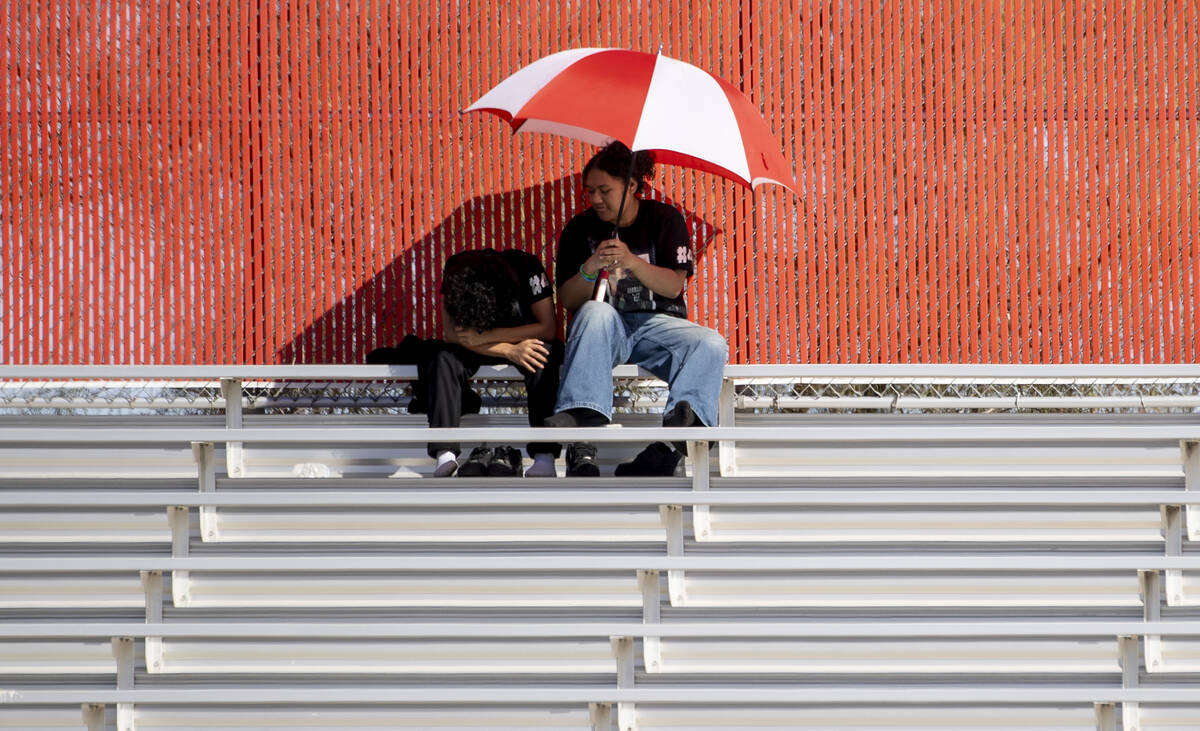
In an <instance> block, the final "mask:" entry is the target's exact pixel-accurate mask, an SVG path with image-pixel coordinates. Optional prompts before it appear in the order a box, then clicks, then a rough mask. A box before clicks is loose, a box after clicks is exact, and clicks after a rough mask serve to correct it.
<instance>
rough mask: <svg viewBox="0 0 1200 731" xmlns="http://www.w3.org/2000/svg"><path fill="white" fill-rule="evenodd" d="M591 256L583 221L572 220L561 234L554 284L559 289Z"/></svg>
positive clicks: (555, 260)
mask: <svg viewBox="0 0 1200 731" xmlns="http://www.w3.org/2000/svg"><path fill="white" fill-rule="evenodd" d="M591 255H592V252H591V251H589V250H588V245H587V237H586V236H585V234H584V231H583V226H582V222H581V220H580V219H579V217H575V218H572V219H571V220H570V221H568V222H567V225H566V226H565V227H563V230H562V233H561V234H559V237H558V253H557V254H556V255H555V257H554V282H555V284H556V285H557V286H558V288H559V289H562V286H563V282H566V281H567V280H568V279H570V278H571V277H573V276H575V273H576V272H578V271H579V267H581V266H583V263H584V262H585V261H587V259H588V257H589V256H591Z"/></svg>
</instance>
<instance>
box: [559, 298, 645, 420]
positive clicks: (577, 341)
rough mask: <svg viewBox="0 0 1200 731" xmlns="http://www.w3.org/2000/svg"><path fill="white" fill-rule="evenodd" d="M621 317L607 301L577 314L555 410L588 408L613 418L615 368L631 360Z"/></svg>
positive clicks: (588, 304) (569, 333)
mask: <svg viewBox="0 0 1200 731" xmlns="http://www.w3.org/2000/svg"><path fill="white" fill-rule="evenodd" d="M630 346H631V343H630V340H629V335H628V330H627V328H626V327H625V323H624V321H623V320H622V319H621V315H619V314H618V313H617V311H616V310H614V309H613V308H612V305H610V304H608V303H607V302H593V301H588V302H585V303H583V306H582V307H580V308H579V309H578V310H576V311H575V316H574V318H573V319H572V320H571V329H570V332H568V333H567V354H566V358H565V360H564V362H563V371H562V383H561V384H560V385H559V387H558V401H557V402H556V403H555V405H554V410H555V411H556V412H558V411H566V410H567V409H577V408H587V409H592V410H593V411H598V412H600V413H601V414H604V415H605V416H606V417H608V418H609V419H611V418H612V404H613V382H612V369H613V366H616V365H619V364H621V363H624V362H625V361H626V359H628V358H629V351H630Z"/></svg>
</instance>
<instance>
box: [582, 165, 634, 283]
mask: <svg viewBox="0 0 1200 731" xmlns="http://www.w3.org/2000/svg"><path fill="white" fill-rule="evenodd" d="M636 154H637V153H636V152H633V151H632V150H631V151H630V154H629V170H627V171H626V172H625V187H623V188H622V189H621V205H619V206H617V220H616V221H613V238H614V239H617V240H620V238H621V236H620V231H621V216H623V215H625V199H626V198H627V197H628V196H629V183H630V181H632V180H633V160H634V155H636ZM608 286H609V285H608V270H607V269H601V270H600V274H599V275H598V279H597V280H596V284H595V285H594V286H593V287H592V299H593V300H595V301H597V302H603V301H604V299H605V298H606V297H607V296H608Z"/></svg>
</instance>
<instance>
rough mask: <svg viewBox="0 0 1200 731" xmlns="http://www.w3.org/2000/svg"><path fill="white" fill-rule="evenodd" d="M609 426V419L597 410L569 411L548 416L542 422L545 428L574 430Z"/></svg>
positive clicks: (581, 409) (579, 409)
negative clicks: (576, 428) (582, 427)
mask: <svg viewBox="0 0 1200 731" xmlns="http://www.w3.org/2000/svg"><path fill="white" fill-rule="evenodd" d="M607 424H608V417H606V416H605V415H604V414H601V413H600V412H599V411H596V410H595V409H587V408H578V409H567V410H566V411H560V412H558V413H557V414H552V415H550V416H547V417H546V419H545V420H544V421H543V422H542V425H543V426H552V427H560V428H566V429H572V428H575V427H580V426H585V427H592V426H605V425H607Z"/></svg>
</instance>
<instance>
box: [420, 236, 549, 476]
mask: <svg viewBox="0 0 1200 731" xmlns="http://www.w3.org/2000/svg"><path fill="white" fill-rule="evenodd" d="M440 293H441V314H442V341H440V342H439V341H434V342H433V343H432V345H433V347H426V348H424V352H423V354H422V357H421V358H420V361H419V362H418V363H417V380H418V384H419V385H420V386H422V390H423V391H424V394H425V398H426V400H427V413H428V415H429V426H431V427H435V428H436V427H456V426H458V425H459V423H460V422H461V419H462V414H463V411H464V410H463V393H464V391H466V390H467V389H468V385H467V382H468V380H469V379H470V378H471V376H473V375H474V374H475V372H476V371H478V370H479V368H480V366H483V365H493V364H501V363H512V364H513V365H515V366H516V367H517V370H519V371H520V372H521V374H522V375H524V376H525V392H526V395H527V398H528V404H529V424H530V426H542V425H543V422H544V421H545V419H546V417H547V416H549V415H550V414H552V413H553V411H554V398H555V393H556V392H557V390H558V381H559V369H560V367H561V365H562V360H563V347H562V343H561V342H559V341H558V340H557V339H555V338H556V335H557V331H558V318H557V315H556V314H555V310H554V296H553V295H554V289H553V288H552V287H551V286H550V279H549V277H548V276H547V275H546V269H545V267H543V266H542V263H541V262H540V261H539V260H538V258H537V257H536V256H533V255H532V254H528V253H526V252H523V251H517V250H515V249H507V250H505V251H495V250H494V249H482V250H477V251H465V252H462V253H461V254H455V255H454V256H452V257H450V259H449V260H447V261H446V266H445V269H444V270H443V272H442V286H441V289H440ZM428 345H430V343H427V346H428ZM527 450H528V453H529V456H530V457H532V458H533V465H532V466H531V467H530V468H529V470H528V471H527V472H526V473H525V474H526V476H528V477H553V476H554V474H555V471H554V460H555V459H557V457H558V455H559V454H560V452H561V450H562V446H561V445H559V444H555V443H552V442H533V443H530V444H529V445H527ZM428 451H429V456H431V457H434V458H435V459H436V460H437V464H436V466H435V467H434V472H433V474H434V476H435V477H449V476H450V475H453V474H454V473H455V471H456V470H457V472H458V474H459V475H460V476H463V477H475V476H482V475H492V476H508V475H519V474H521V454H520V452H518V451H517V450H516V449H514V448H512V447H506V446H499V447H495V448H489V447H478V448H476V449H475V450H473V451H472V452H471V455H470V457H468V459H467V460H466V462H464V463H463V465H462V466H461V467H460V466H459V465H458V461H457V457H458V455H459V453H460V452H459V445H458V444H456V443H431V444H429V446H428Z"/></svg>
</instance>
